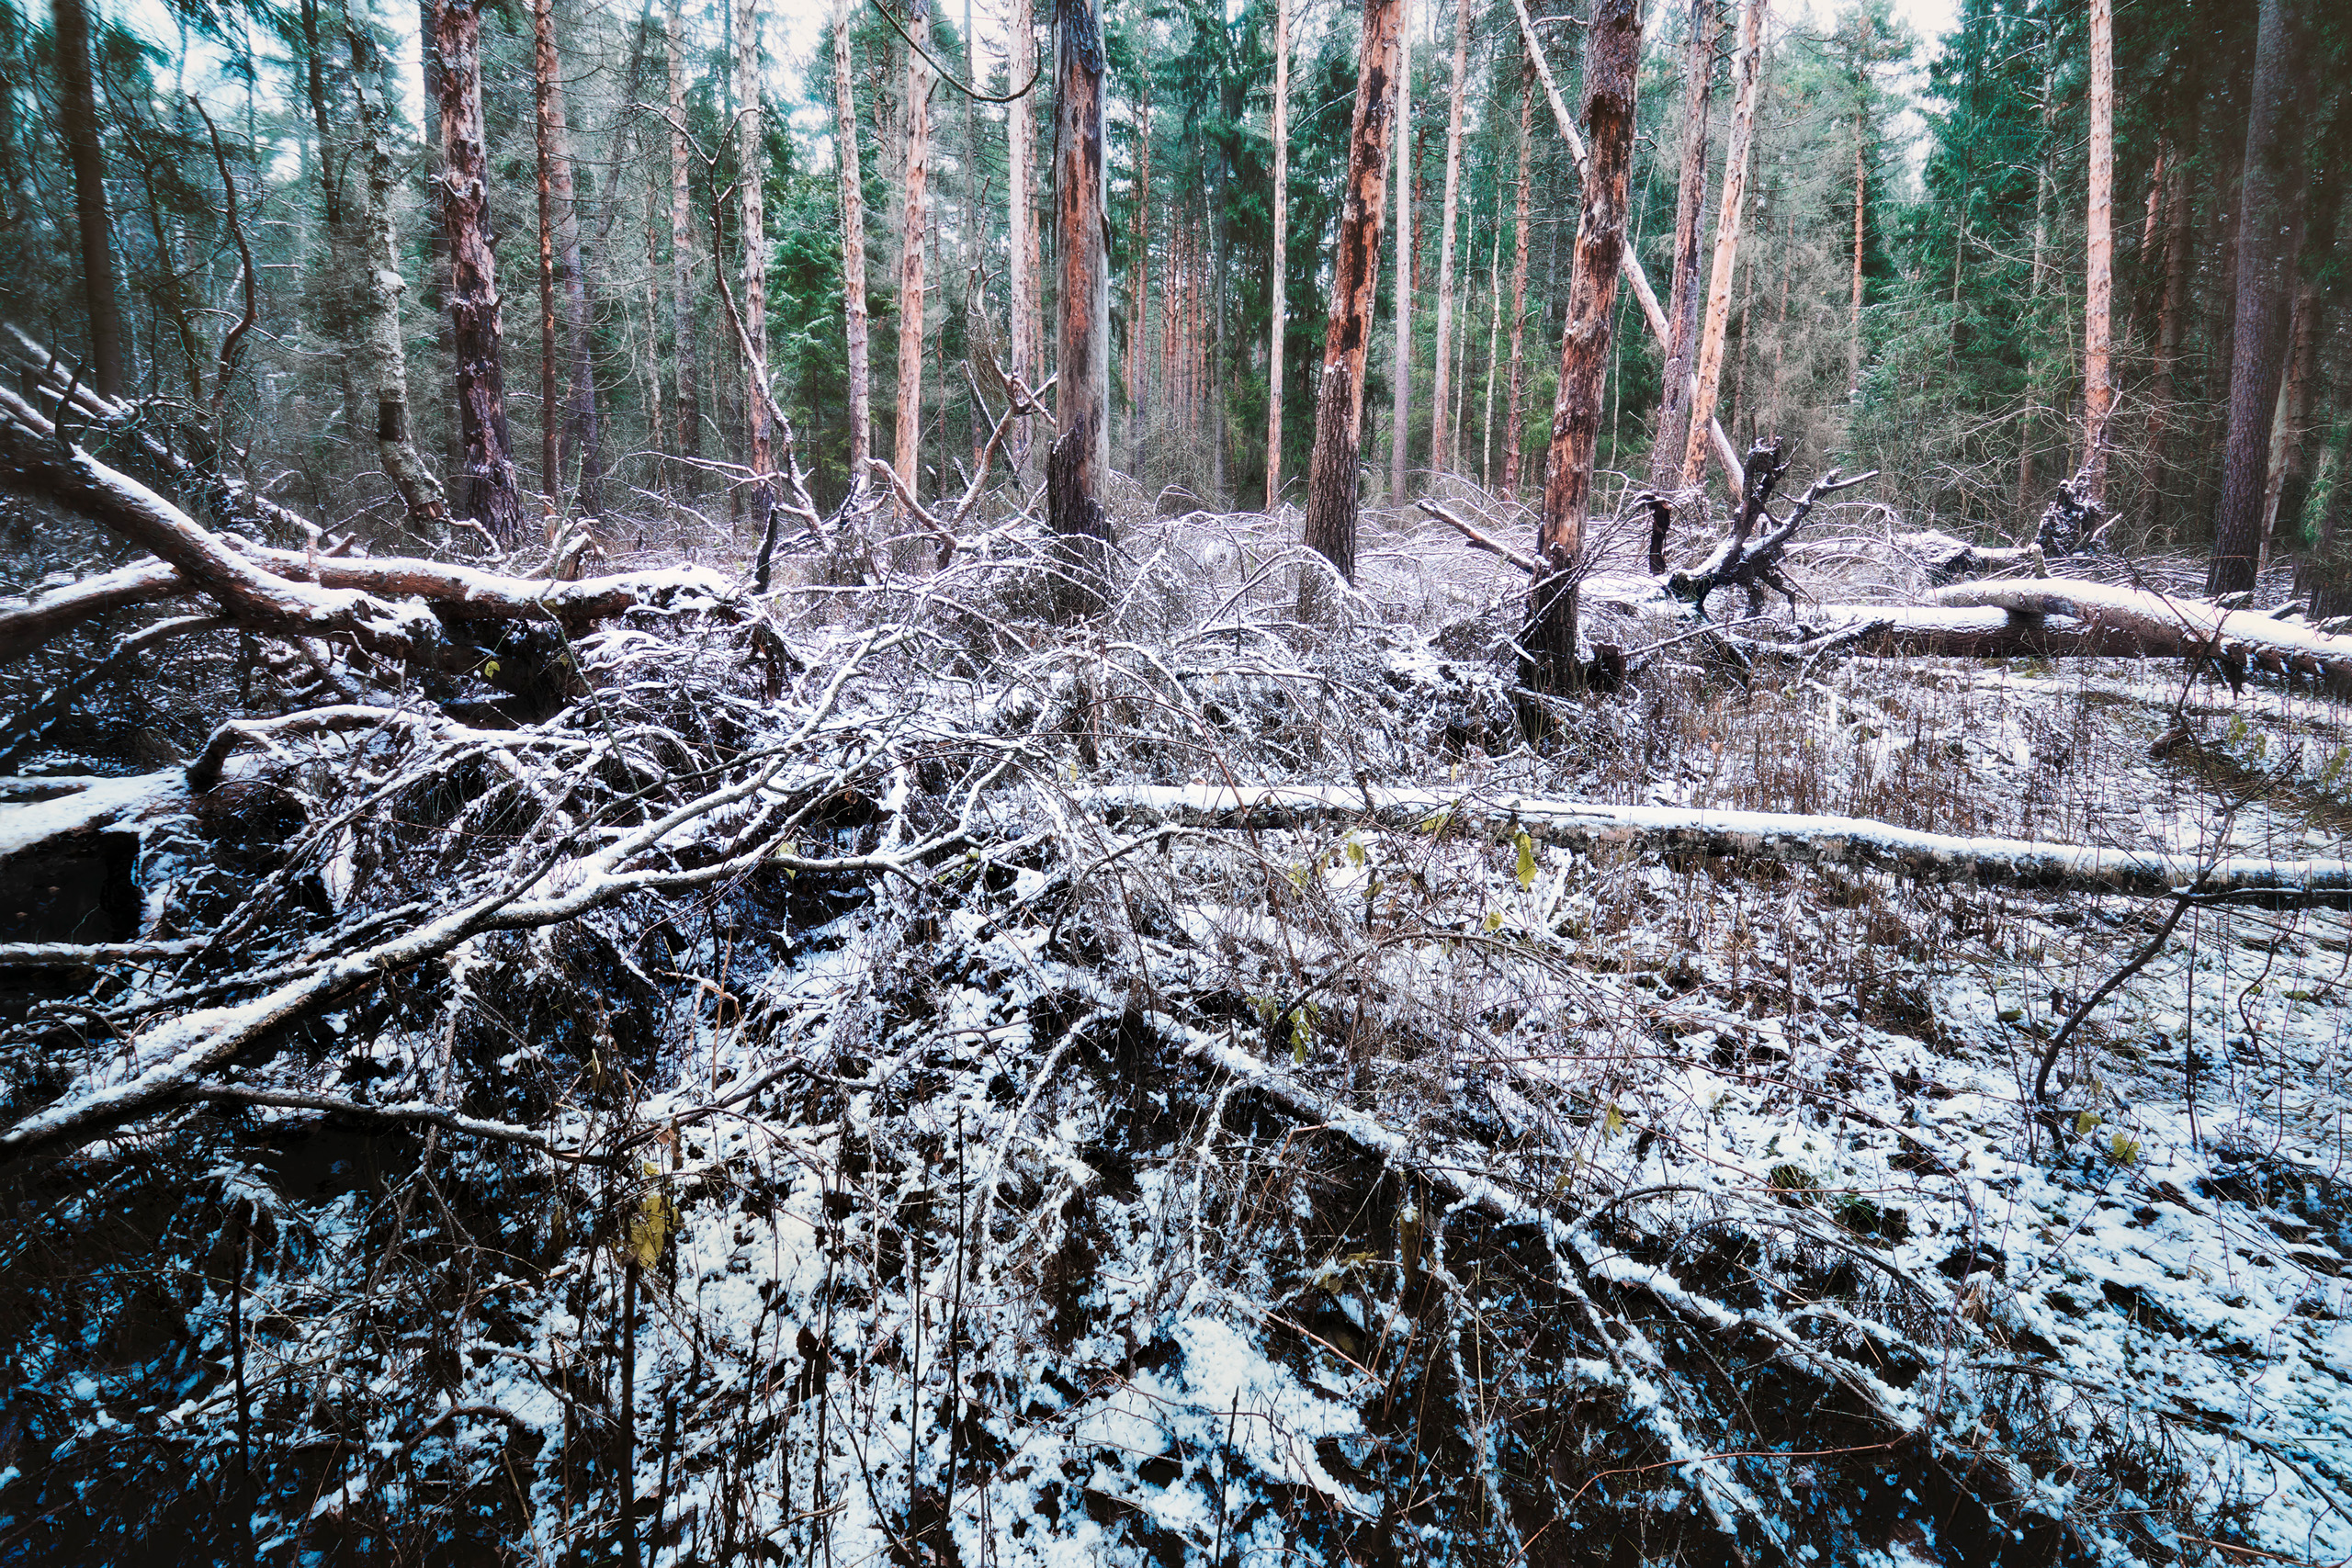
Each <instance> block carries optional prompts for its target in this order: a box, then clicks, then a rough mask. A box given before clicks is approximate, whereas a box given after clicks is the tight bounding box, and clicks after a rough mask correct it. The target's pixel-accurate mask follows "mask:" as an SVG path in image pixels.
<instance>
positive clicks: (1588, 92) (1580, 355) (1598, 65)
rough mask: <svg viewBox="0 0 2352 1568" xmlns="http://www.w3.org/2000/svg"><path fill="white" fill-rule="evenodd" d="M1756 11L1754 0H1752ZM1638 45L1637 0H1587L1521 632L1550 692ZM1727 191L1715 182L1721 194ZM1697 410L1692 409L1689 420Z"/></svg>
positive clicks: (1605, 370) (1617, 245)
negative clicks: (1553, 379) (1553, 371)
mask: <svg viewBox="0 0 2352 1568" xmlns="http://www.w3.org/2000/svg"><path fill="white" fill-rule="evenodd" d="M1755 4H1756V8H1757V9H1758V10H1760V9H1761V8H1762V0H1755ZM1641 47H1642V21H1641V12H1640V9H1639V7H1638V4H1637V0H1596V3H1595V5H1594V7H1593V13H1592V22H1591V24H1590V26H1589V28H1588V29H1587V31H1586V34H1585V88H1584V119H1585V126H1586V128H1587V130H1589V131H1590V132H1591V135H1592V151H1591V154H1590V156H1589V160H1588V161H1587V164H1586V166H1585V180H1584V190H1583V192H1582V197H1583V203H1582V209H1581V210H1580V211H1579V212H1578V213H1577V248H1576V263H1575V267H1574V270H1573V271H1572V272H1571V273H1570V274H1569V276H1568V321H1567V330H1566V333H1565V334H1564V335H1563V337H1562V339H1561V343H1560V389H1559V397H1558V399H1557V400H1555V402H1554V403H1553V405H1552V446H1551V451H1550V453H1549V455H1548V456H1547V457H1546V458H1545V466H1544V510H1543V513H1542V514H1541V516H1540V517H1539V518H1538V519H1537V524H1536V535H1535V556H1536V562H1537V565H1538V567H1539V569H1540V570H1538V572H1537V574H1536V577H1535V581H1534V584H1533V586H1532V588H1531V589H1530V590H1529V592H1528V604H1527V626H1526V629H1525V631H1524V632H1522V633H1521V637H1520V646H1521V649H1523V650H1524V652H1523V653H1522V655H1521V679H1522V681H1523V682H1524V683H1525V684H1526V685H1527V686H1529V687H1530V688H1531V689H1532V690H1535V691H1539V692H1557V691H1560V690H1563V689H1565V688H1566V687H1568V686H1571V685H1573V684H1574V683H1575V682H1576V679H1577V556H1578V554H1579V553H1580V552H1581V551H1582V549H1583V547H1584V525H1585V517H1586V514H1587V513H1589V511H1590V509H1591V505H1592V466H1593V457H1594V454H1595V451H1596V449H1597V448H1598V446H1599V445H1600V409H1601V394H1602V391H1603V390H1604V389H1605V387H1606V385H1607V382H1608V378H1609V336H1610V331H1609V329H1610V316H1611V312H1613V311H1614V310H1616V308H1617V274H1618V269H1619V268H1620V267H1621V266H1622V265H1623V261H1624V257H1623V251H1624V248H1625V183H1626V176H1627V175H1628V174H1629V173H1630V172H1631V171H1632V168H1633V164H1634V70H1635V66H1636V64H1637V62H1638V61H1639V57H1640V54H1641ZM1735 195H1736V193H1735V192H1734V190H1733V188H1732V183H1731V182H1729V181H1726V182H1725V184H1724V199H1725V200H1727V201H1728V200H1732V199H1733V198H1734V197H1735ZM1696 413H1697V411H1696V410H1695V409H1694V411H1693V414H1694V418H1695V417H1696Z"/></svg>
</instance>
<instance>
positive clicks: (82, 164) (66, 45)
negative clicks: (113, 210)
mask: <svg viewBox="0 0 2352 1568" xmlns="http://www.w3.org/2000/svg"><path fill="white" fill-rule="evenodd" d="M50 25H51V38H52V39H53V40H54V42H55V44H56V49H57V97H58V115H57V118H58V120H59V122H60V123H59V130H62V131H63V133H64V136H65V152H66V155H67V157H68V158H69V159H70V160H71V161H72V163H73V165H74V218H75V219H76V220H77V221H78V223H79V225H80V230H81V236H82V299H83V301H84V303H85V306H86V307H87V309H88V310H89V314H90V384H91V386H93V387H95V388H96V389H97V393H98V396H100V397H102V398H107V399H109V400H111V399H115V398H119V397H120V396H122V393H123V363H122V311H121V309H120V307H119V305H118V304H117V302H116V299H115V287H114V221H113V220H112V219H111V218H110V217H108V216H107V159H106V150H105V148H104V147H102V146H101V145H100V144H99V141H98V102H97V90H96V85H94V83H93V82H92V80H91V73H90V17H89V13H88V12H87V11H86V10H85V9H84V8H83V4H82V0H51V3H50Z"/></svg>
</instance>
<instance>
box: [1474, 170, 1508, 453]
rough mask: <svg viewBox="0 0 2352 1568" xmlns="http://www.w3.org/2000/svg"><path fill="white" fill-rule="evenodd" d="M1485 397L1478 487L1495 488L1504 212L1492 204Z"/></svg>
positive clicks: (1480, 422)
mask: <svg viewBox="0 0 2352 1568" xmlns="http://www.w3.org/2000/svg"><path fill="white" fill-rule="evenodd" d="M1502 343H1503V212H1502V201H1501V199H1500V197H1497V199H1496V202H1495V232H1494V248H1493V250H1492V251H1491V252H1490V253H1489V254H1487V396H1486V402H1485V406H1484V407H1483V408H1482V409H1481V411H1480V412H1479V415H1478V488H1479V489H1480V490H1483V491H1492V490H1493V489H1494V488H1495V369H1496V365H1497V360H1498V350H1499V349H1500V348H1501V347H1502Z"/></svg>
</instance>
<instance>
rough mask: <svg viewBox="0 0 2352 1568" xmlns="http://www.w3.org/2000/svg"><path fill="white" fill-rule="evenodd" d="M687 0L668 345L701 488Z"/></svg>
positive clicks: (676, 66)
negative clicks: (698, 463) (697, 459)
mask: <svg viewBox="0 0 2352 1568" xmlns="http://www.w3.org/2000/svg"><path fill="white" fill-rule="evenodd" d="M682 4H683V0H670V17H669V28H668V31H669V55H670V347H671V352H672V355H673V357H674V358H675V360H676V363H677V378H678V381H677V388H678V391H677V420H678V429H677V443H678V445H677V451H678V456H679V457H684V458H686V459H688V467H687V468H685V470H684V475H685V480H686V487H687V489H688V490H689V491H692V490H694V489H695V488H697V486H696V484H695V479H696V470H695V468H693V467H692V461H693V460H694V459H695V458H699V457H701V456H702V394H701V389H700V387H699V386H698V385H697V381H698V380H699V378H698V377H697V375H696V374H695V372H696V369H697V367H698V362H699V360H700V358H701V352H702V351H701V347H700V345H699V344H697V343H696V342H695V225H694V193H693V175H694V165H693V164H691V163H690V162H689V161H688V158H689V154H690V153H691V152H693V144H692V143H691V142H689V141H687V139H686V29H685V21H684V16H683V15H682Z"/></svg>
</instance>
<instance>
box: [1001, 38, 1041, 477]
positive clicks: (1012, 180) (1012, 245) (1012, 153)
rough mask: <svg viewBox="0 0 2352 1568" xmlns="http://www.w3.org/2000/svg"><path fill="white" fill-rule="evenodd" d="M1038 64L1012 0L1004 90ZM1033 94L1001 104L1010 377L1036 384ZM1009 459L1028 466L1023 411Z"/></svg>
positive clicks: (1030, 439) (1015, 467) (1031, 435)
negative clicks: (1002, 108)
mask: <svg viewBox="0 0 2352 1568" xmlns="http://www.w3.org/2000/svg"><path fill="white" fill-rule="evenodd" d="M1036 69H1037V23H1036V17H1035V13H1034V12H1033V11H1032V10H1031V8H1030V0H1012V23H1011V25H1010V27H1009V28H1008V29H1007V36H1006V42H1005V57H1004V74H1005V78H1006V84H1005V86H1006V91H1008V92H1018V91H1019V90H1020V89H1021V88H1022V87H1023V86H1025V85H1028V83H1029V81H1030V78H1031V77H1032V76H1033V75H1034V74H1035V72H1036ZM1030 102H1031V96H1030V95H1028V94H1025V93H1024V94H1023V95H1022V96H1019V97H1017V98H1014V99H1013V100H1012V102H1011V103H1009V104H1007V105H1005V107H1004V137H1005V148H1006V153H1007V160H1006V174H1005V209H1006V224H1005V226H1006V229H1007V231H1008V232H1007V235H1006V241H1005V294H1006V295H1007V297H1008V299H1009V300H1010V306H1011V310H1012V331H1011V333H1010V334H1009V335H1010V338H1011V343H1012V375H1013V378H1014V379H1015V380H1017V381H1019V382H1020V383H1021V385H1022V386H1023V388H1025V389H1030V390H1033V391H1034V390H1035V388H1036V385H1037V382H1038V381H1039V380H1040V379H1041V378H1042V376H1043V361H1044V359H1045V346H1046V345H1045V329H1044V327H1043V325H1042V324H1041V323H1040V322H1039V321H1038V319H1037V292H1038V291H1037V283H1038V267H1037V213H1036V209H1035V203H1034V201H1033V200H1032V199H1031V196H1032V191H1031V187H1032V186H1034V185H1035V179H1034V177H1033V176H1032V175H1031V173H1030V157H1031V154H1032V153H1033V152H1035V141H1036V133H1035V130H1032V129H1031V126H1030V120H1029V106H1030ZM1011 440H1012V451H1011V454H1010V457H1009V461H1010V464H1011V467H1012V471H1013V474H1014V476H1015V477H1016V478H1017V477H1018V476H1019V475H1020V474H1021V473H1022V471H1023V469H1024V468H1026V467H1027V466H1028V462H1029V453H1030V450H1031V447H1032V446H1033V445H1034V444H1035V431H1034V429H1033V428H1032V426H1031V423H1030V421H1029V419H1028V418H1027V417H1026V416H1023V417H1022V418H1019V419H1016V420H1014V421H1013V422H1012V437H1011Z"/></svg>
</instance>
